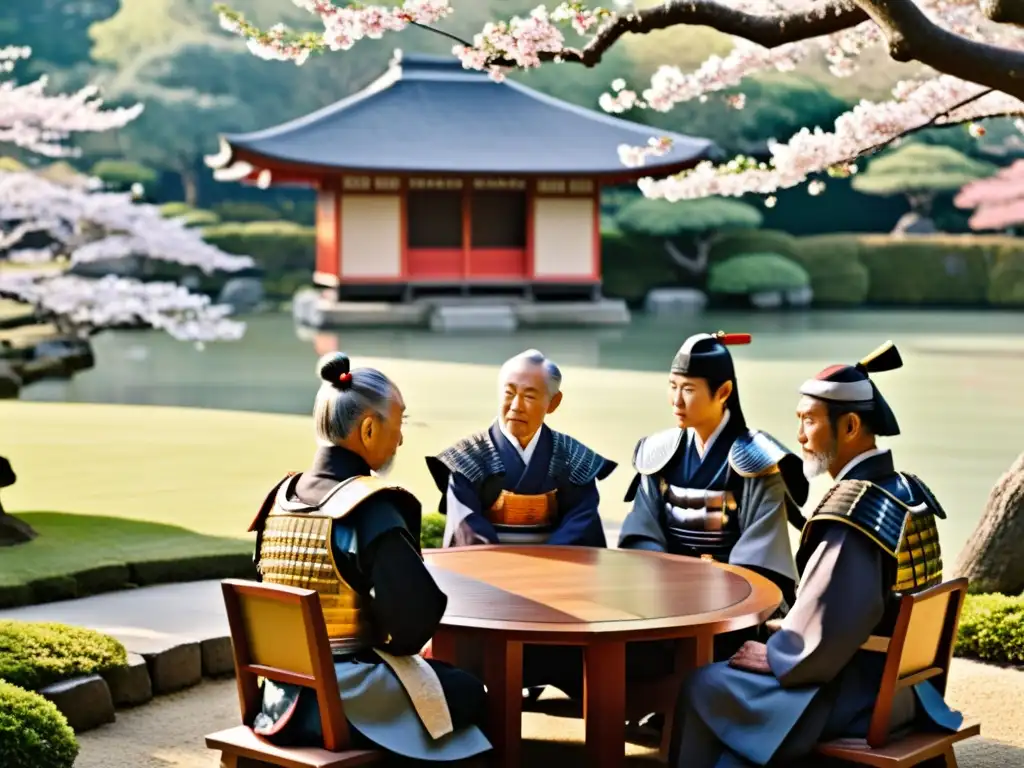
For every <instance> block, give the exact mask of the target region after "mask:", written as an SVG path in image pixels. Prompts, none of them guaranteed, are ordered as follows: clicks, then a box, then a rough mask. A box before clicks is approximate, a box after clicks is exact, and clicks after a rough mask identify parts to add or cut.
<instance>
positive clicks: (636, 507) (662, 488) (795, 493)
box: [619, 411, 807, 613]
mask: <svg viewBox="0 0 1024 768" xmlns="http://www.w3.org/2000/svg"><path fill="white" fill-rule="evenodd" d="M633 466H634V468H635V469H636V471H637V475H636V477H635V478H634V480H633V483H632V484H631V485H630V488H629V491H628V492H627V494H626V501H632V502H633V508H632V510H630V512H629V514H628V515H627V516H626V519H625V521H624V522H623V525H622V531H621V533H620V535H619V547H621V548H623V549H648V550H654V551H658V552H669V553H672V554H678V555H687V556H690V557H700V556H702V555H703V556H711V557H713V558H714V559H715V560H718V561H720V562H727V563H732V564H734V565H742V566H744V567H746V568H750V569H751V570H754V571H756V572H758V573H760V574H761V575H763V576H765V577H767V578H769V579H771V580H772V581H773V582H775V583H776V584H777V585H778V587H779V589H781V590H782V593H783V597H784V599H785V603H786V607H788V606H789V605H791V604H792V603H793V600H794V599H795V589H796V580H797V572H796V564H795V562H794V560H793V550H792V547H791V544H790V539H789V529H788V526H787V520H789V521H793V524H794V525H796V526H802V524H803V518H802V517H801V515H800V504H802V503H803V502H804V501H806V500H807V481H806V480H805V479H804V477H803V472H802V467H801V462H800V459H798V458H797V457H796V456H794V455H793V454H792V453H790V452H789V450H788V449H786V448H785V447H784V446H783V445H782V444H781V443H779V442H778V441H777V440H775V439H774V438H773V437H771V436H770V435H768V434H765V433H764V432H756V431H752V430H748V429H747V428H746V426H745V425H743V424H742V422H741V421H740V420H739V419H736V420H735V421H734V420H733V419H731V418H730V416H729V413H728V411H727V412H726V415H725V417H724V419H723V423H722V424H721V425H720V427H719V431H718V432H717V433H716V434H715V435H713V436H712V437H711V438H710V439H709V441H708V445H707V446H706V447H705V451H704V455H703V456H701V455H700V454H699V453H698V451H697V445H696V437H695V435H694V433H693V430H682V429H678V428H673V429H668V430H665V431H663V432H658V433H657V434H654V435H651V436H650V437H646V438H644V439H642V440H641V441H640V442H639V443H637V446H636V449H635V451H634V453H633ZM784 612H785V608H784V609H783V613H784Z"/></svg>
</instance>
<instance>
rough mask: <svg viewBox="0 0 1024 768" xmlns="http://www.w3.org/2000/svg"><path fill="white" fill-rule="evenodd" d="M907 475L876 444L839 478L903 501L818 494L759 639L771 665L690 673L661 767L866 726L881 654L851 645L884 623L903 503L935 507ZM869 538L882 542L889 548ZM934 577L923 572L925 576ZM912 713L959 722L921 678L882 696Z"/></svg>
mask: <svg viewBox="0 0 1024 768" xmlns="http://www.w3.org/2000/svg"><path fill="white" fill-rule="evenodd" d="M907 477H909V476H904V475H900V474H899V473H896V472H895V471H894V469H893V465H892V456H891V454H889V453H888V452H884V453H880V454H879V455H877V456H874V457H872V458H869V459H867V460H866V461H863V462H861V463H860V464H858V465H857V466H855V467H854V468H853V469H852V470H851V471H850V472H849V474H848V475H847V477H846V478H845V479H847V480H854V481H864V480H867V481H870V482H871V483H872V484H874V485H877V486H880V487H882V488H884V489H885V490H886V491H887V492H888V493H889V494H891V495H893V496H896V497H898V498H899V499H900V501H902V502H903V503H904V504H905V505H906V506H901V505H896V504H890V505H889V506H888V508H869V507H868V506H867V505H866V504H859V503H858V502H857V501H854V502H853V503H852V504H845V505H844V508H842V509H840V508H839V507H838V505H837V504H836V503H835V502H836V500H837V499H841V498H843V497H844V494H842V493H831V494H829V495H828V496H826V497H825V499H824V500H823V501H822V504H821V505H819V508H818V509H817V510H816V511H815V515H818V514H822V513H823V507H824V506H825V505H826V504H829V505H831V506H830V508H828V509H826V510H824V514H823V516H822V517H821V518H819V520H818V521H815V520H814V517H813V516H812V517H811V518H810V521H809V522H808V529H807V531H806V532H805V536H804V539H803V542H802V544H801V547H800V550H799V552H798V553H797V560H798V562H799V563H800V565H801V573H802V580H801V583H800V591H799V593H798V595H797V599H796V603H795V604H794V605H793V607H792V609H791V610H790V612H789V615H788V616H786V618H785V621H784V622H783V626H782V629H780V630H779V631H778V632H777V633H776V634H774V635H773V636H772V637H771V638H770V639H769V640H768V642H767V649H768V664H769V666H770V667H771V670H772V674H756V673H753V672H747V671H745V670H741V669H735V668H733V667H730V666H729V665H728V662H720V663H717V664H711V665H709V666H707V667H704V668H703V669H700V670H698V671H697V672H696V673H694V675H693V677H692V678H691V680H690V682H689V684H688V685H687V686H686V687H685V688H684V691H683V694H682V695H681V697H680V701H679V705H678V706H679V711H678V717H677V721H676V725H677V729H678V730H677V732H676V734H675V735H674V738H673V758H672V760H671V761H670V765H676V766H678V767H679V768H684V766H685V768H737V767H738V766H751V765H766V764H768V763H769V761H771V762H772V764H773V765H774V764H785V763H787V762H789V761H792V760H796V759H799V758H801V757H803V756H805V755H809V754H810V753H811V752H812V750H813V749H814V747H815V745H816V744H817V743H818V742H820V741H822V740H827V739H831V738H839V737H863V736H864V735H865V734H866V733H867V727H868V723H869V722H870V719H871V713H872V711H873V707H874V703H875V699H876V697H877V695H878V688H879V684H880V681H881V677H882V669H883V667H884V664H885V656H884V655H883V654H880V653H872V652H868V651H862V650H860V646H861V645H862V644H863V643H864V641H865V640H867V638H868V636H869V635H871V634H887V633H888V632H891V627H892V623H893V619H894V615H895V614H894V607H895V606H896V605H897V602H896V600H895V599H894V592H893V587H894V585H895V584H896V576H897V573H896V572H897V562H898V558H894V557H893V556H892V551H899V549H900V547H901V546H904V544H902V543H901V542H900V541H899V536H900V535H901V534H900V532H901V531H902V530H904V529H905V528H906V527H908V526H905V525H904V524H903V523H902V522H901V521H902V519H903V516H904V515H905V514H907V512H906V510H907V508H909V507H914V508H915V510H918V511H915V512H914V514H915V515H924V516H926V517H928V518H931V517H932V516H933V514H934V515H937V516H941V514H942V512H941V508H940V507H938V504H937V502H935V501H934V497H933V496H932V495H931V494H930V492H928V491H927V489H925V488H924V486H923V484H920V483H919V481H917V480H916V478H915V479H914V480H913V482H909V481H907ZM839 485H842V483H837V487H838V486H839ZM830 497H832V501H830ZM879 497H880V498H881V497H882V496H881V495H880V496H879ZM846 498H854V497H853V496H849V497H846ZM864 499H865V500H869V499H868V495H865V496H864ZM920 510H924V511H923V512H921V511H920ZM837 517H845V520H844V521H843V522H840V521H838V520H837V519H836V518H837ZM846 521H849V523H850V524H844V522H846ZM925 522H927V521H925ZM896 523H899V525H895V524H896ZM873 525H874V526H876V528H877V529H876V530H871V526H873ZM893 534H894V535H895V538H894V539H893V540H892V541H889V539H891V538H892V536H893ZM879 541H883V542H885V541H888V545H890V546H889V547H888V550H889V551H887V549H886V548H883V547H882V546H880V545H879V543H878V542H879ZM934 576H935V574H934V573H931V572H930V571H929V578H930V579H932V580H934ZM940 578H941V577H940ZM908 591H909V590H908ZM916 718H920V719H923V720H926V721H928V722H930V724H931V726H932V727H938V728H941V729H948V730H956V729H957V728H959V726H960V724H961V722H962V720H963V718H962V716H961V715H960V713H958V712H955V711H953V710H951V709H950V708H949V707H948V706H947V705H946V704H945V702H944V701H943V700H942V696H941V695H940V694H939V692H938V691H937V690H936V689H935V688H934V687H933V686H932V685H931V683H930V682H924V683H920V684H918V685H916V686H914V687H913V688H912V689H904V690H902V691H900V692H899V693H898V694H897V696H896V699H895V701H894V704H893V719H892V724H893V727H894V728H899V727H901V726H904V725H907V724H909V723H911V722H913V721H914V720H915V719H916Z"/></svg>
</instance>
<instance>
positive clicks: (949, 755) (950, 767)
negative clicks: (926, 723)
mask: <svg viewBox="0 0 1024 768" xmlns="http://www.w3.org/2000/svg"><path fill="white" fill-rule="evenodd" d="M945 758H946V768H959V765H958V763H957V761H956V752H954V751H953V748H952V747H950V748H949V749H947V750H946V754H945Z"/></svg>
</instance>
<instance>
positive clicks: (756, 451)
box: [729, 429, 792, 477]
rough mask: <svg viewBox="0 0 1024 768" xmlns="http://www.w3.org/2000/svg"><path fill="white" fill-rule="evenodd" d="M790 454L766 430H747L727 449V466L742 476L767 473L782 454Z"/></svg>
mask: <svg viewBox="0 0 1024 768" xmlns="http://www.w3.org/2000/svg"><path fill="white" fill-rule="evenodd" d="M790 454H792V451H790V450H789V449H788V448H787V447H786V446H784V445H783V444H782V443H780V442H779V441H778V440H776V439H775V438H774V437H772V436H771V435H769V434H768V433H767V432H758V431H757V430H753V429H752V430H749V431H747V432H746V433H744V434H742V435H740V436H739V437H737V438H736V439H735V440H734V441H733V443H732V447H731V448H730V449H729V466H731V467H732V468H733V470H734V471H735V472H736V474H738V475H741V476H742V477H758V476H759V475H765V474H768V472H769V470H771V469H773V468H774V467H776V466H778V463H779V462H780V461H782V459H783V457H784V456H788V455H790Z"/></svg>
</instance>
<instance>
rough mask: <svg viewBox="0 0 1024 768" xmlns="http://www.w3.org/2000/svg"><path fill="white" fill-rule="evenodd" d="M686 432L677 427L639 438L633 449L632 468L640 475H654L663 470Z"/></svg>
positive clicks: (676, 450) (677, 449)
mask: <svg viewBox="0 0 1024 768" xmlns="http://www.w3.org/2000/svg"><path fill="white" fill-rule="evenodd" d="M684 435H686V430H684V429H679V427H672V429H665V430H662V431H661V432H655V433H654V434H653V435H648V436H647V437H642V438H640V441H639V442H638V443H637V444H636V448H634V449H633V468H634V469H635V470H636V471H637V472H639V473H640V474H641V475H654V474H657V473H658V472H660V471H661V470H663V469H664V468H665V466H666V465H667V464H668V463H669V462H670V461H671V460H672V457H674V456H675V455H676V453H677V452H678V451H679V446H680V445H682V443H683V437H684Z"/></svg>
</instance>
